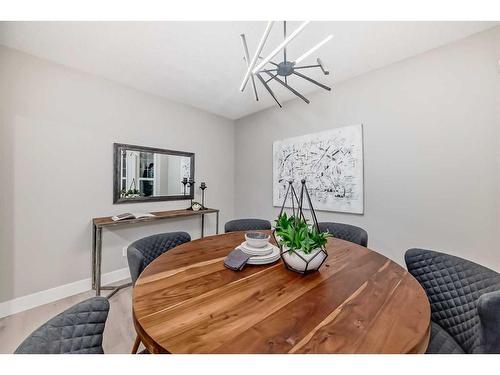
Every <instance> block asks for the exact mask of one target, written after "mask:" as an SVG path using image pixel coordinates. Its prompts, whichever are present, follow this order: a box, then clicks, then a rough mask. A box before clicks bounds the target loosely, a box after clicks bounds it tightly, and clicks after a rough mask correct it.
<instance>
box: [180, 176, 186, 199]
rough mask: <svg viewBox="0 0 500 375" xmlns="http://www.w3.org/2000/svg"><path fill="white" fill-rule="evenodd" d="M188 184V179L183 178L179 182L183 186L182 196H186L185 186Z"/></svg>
mask: <svg viewBox="0 0 500 375" xmlns="http://www.w3.org/2000/svg"><path fill="white" fill-rule="evenodd" d="M187 183H188V179H187V178H186V177H184V178H183V179H182V181H181V184H182V185H184V195H186V185H187Z"/></svg>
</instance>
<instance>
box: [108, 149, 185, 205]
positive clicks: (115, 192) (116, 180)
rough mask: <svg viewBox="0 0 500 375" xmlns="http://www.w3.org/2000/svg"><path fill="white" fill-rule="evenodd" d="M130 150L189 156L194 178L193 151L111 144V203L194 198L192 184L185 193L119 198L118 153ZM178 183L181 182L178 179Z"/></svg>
mask: <svg viewBox="0 0 500 375" xmlns="http://www.w3.org/2000/svg"><path fill="white" fill-rule="evenodd" d="M123 149H125V150H132V151H139V152H152V153H156V154H166V155H175V156H186V157H189V158H190V172H189V175H190V178H192V179H194V153H193V152H184V151H174V150H166V149H161V148H154V147H144V146H137V145H128V144H124V143H114V144H113V204H122V203H138V202H157V201H176V200H187V199H194V186H191V187H190V188H189V193H188V194H186V195H183V194H181V195H158V196H151V197H137V198H120V155H121V151H122V150H123ZM179 183H181V182H180V181H179Z"/></svg>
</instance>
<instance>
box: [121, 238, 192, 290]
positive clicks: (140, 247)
mask: <svg viewBox="0 0 500 375" xmlns="http://www.w3.org/2000/svg"><path fill="white" fill-rule="evenodd" d="M189 241H191V236H190V235H189V234H188V233H186V232H171V233H161V234H154V235H152V236H149V237H144V238H141V239H140V240H137V241H135V242H133V243H131V244H130V245H129V247H128V248H127V260H128V266H129V269H130V277H131V278H132V283H135V281H136V280H137V278H138V277H139V275H140V274H141V272H142V271H143V270H144V268H146V266H147V265H148V264H149V263H151V262H152V261H153V260H155V259H156V258H158V257H159V256H160V255H161V254H163V253H164V252H166V251H167V250H170V249H172V248H174V247H176V246H179V245H181V244H183V243H185V242H189Z"/></svg>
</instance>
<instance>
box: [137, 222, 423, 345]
mask: <svg viewBox="0 0 500 375" xmlns="http://www.w3.org/2000/svg"><path fill="white" fill-rule="evenodd" d="M243 241H244V232H233V233H228V234H222V235H215V236H210V237H205V238H202V239H198V240H194V241H191V242H188V243H185V244H183V245H180V246H178V247H176V248H174V249H171V250H169V251H167V252H166V253H164V254H162V255H161V256H159V257H158V258H157V259H155V260H154V261H153V262H151V263H150V264H149V265H148V266H147V267H146V269H145V270H144V271H143V272H142V274H141V275H140V276H139V278H138V279H137V281H136V284H135V286H134V290H133V321H134V325H135V328H136V331H137V334H138V336H139V338H140V339H141V341H142V342H143V344H144V345H145V347H146V348H147V349H148V350H149V351H150V352H151V353H423V352H425V350H426V348H427V344H428V341H429V335H430V307H429V302H428V300H427V297H426V294H425V292H424V290H423V289H422V288H421V286H420V285H419V283H418V282H417V281H416V280H415V279H414V278H413V277H412V276H411V275H410V274H409V273H408V272H407V271H406V270H405V269H404V268H403V267H401V266H399V265H398V264H397V263H395V262H393V261H392V260H390V259H388V258H386V257H385V256H383V255H381V254H379V253H377V252H376V251H373V250H370V249H368V248H366V247H362V246H359V245H356V244H354V243H352V242H347V241H343V240H340V239H336V238H329V239H328V244H327V246H326V250H327V252H328V258H327V260H326V262H325V263H324V264H323V266H322V267H321V269H320V270H319V271H317V272H314V273H310V274H307V275H305V276H304V275H300V274H298V273H295V272H293V271H289V270H287V269H286V268H285V266H284V265H283V263H282V261H281V260H279V261H278V262H275V263H273V264H268V265H260V266H251V265H247V266H246V267H245V268H244V269H243V270H242V271H239V272H235V271H232V270H230V269H227V268H225V267H224V263H223V262H224V258H225V256H226V255H227V254H228V253H229V252H231V251H232V250H233V249H234V248H235V247H236V246H238V245H240V244H241V243H242V242H243Z"/></svg>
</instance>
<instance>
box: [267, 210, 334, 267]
mask: <svg viewBox="0 0 500 375" xmlns="http://www.w3.org/2000/svg"><path fill="white" fill-rule="evenodd" d="M275 223H276V224H275V232H274V234H275V237H276V240H277V241H278V244H279V245H280V247H281V250H282V251H281V257H282V259H283V262H284V263H285V265H286V266H287V268H289V269H292V270H293V271H296V272H300V273H305V272H310V271H315V270H318V269H319V268H320V267H321V265H322V264H323V261H324V260H325V259H326V257H327V253H326V251H325V250H324V247H325V245H326V242H327V238H328V237H331V234H330V233H328V232H320V231H319V230H318V228H317V226H316V225H309V224H308V222H307V220H306V219H305V218H304V216H303V215H300V214H297V215H291V216H287V214H286V212H282V213H281V214H280V215H279V216H278V218H277V219H276V221H275Z"/></svg>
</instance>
